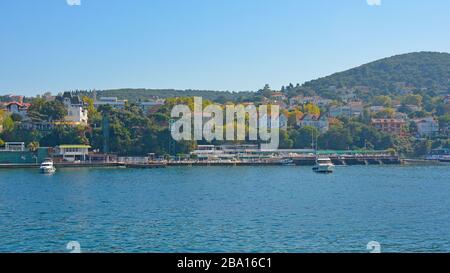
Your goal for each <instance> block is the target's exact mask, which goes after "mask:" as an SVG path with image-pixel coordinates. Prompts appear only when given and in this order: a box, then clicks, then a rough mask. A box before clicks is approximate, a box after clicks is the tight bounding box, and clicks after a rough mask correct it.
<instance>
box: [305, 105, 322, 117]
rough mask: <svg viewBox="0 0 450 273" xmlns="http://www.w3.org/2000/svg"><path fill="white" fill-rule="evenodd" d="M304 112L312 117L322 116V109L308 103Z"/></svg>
mask: <svg viewBox="0 0 450 273" xmlns="http://www.w3.org/2000/svg"><path fill="white" fill-rule="evenodd" d="M303 111H304V112H305V114H310V115H318V116H319V115H320V108H319V106H317V105H315V104H312V103H308V104H306V105H305V106H303Z"/></svg>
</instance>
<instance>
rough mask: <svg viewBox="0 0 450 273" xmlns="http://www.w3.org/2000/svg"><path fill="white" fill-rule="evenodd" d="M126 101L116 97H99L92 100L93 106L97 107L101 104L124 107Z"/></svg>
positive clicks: (118, 107) (117, 107)
mask: <svg viewBox="0 0 450 273" xmlns="http://www.w3.org/2000/svg"><path fill="white" fill-rule="evenodd" d="M126 103H127V101H126V100H119V99H118V98H117V97H101V98H100V100H96V101H94V107H95V108H98V107H100V106H103V105H110V106H111V107H112V108H116V109H124V108H125V105H126Z"/></svg>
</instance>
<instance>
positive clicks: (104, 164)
mask: <svg viewBox="0 0 450 273" xmlns="http://www.w3.org/2000/svg"><path fill="white" fill-rule="evenodd" d="M39 166H40V164H34V163H21V164H0V169H39ZM54 166H55V167H56V168H57V169H58V168H145V169H151V168H165V167H166V166H167V164H165V163H149V164H133V163H121V162H99V163H54Z"/></svg>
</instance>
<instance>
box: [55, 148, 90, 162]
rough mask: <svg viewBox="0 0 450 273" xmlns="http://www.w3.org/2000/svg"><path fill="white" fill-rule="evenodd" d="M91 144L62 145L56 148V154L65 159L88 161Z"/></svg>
mask: <svg viewBox="0 0 450 273" xmlns="http://www.w3.org/2000/svg"><path fill="white" fill-rule="evenodd" d="M90 148H91V146H88V145H60V146H57V147H56V149H55V154H54V155H55V156H57V157H60V158H62V160H63V161H70V162H73V161H78V160H79V161H86V159H87V156H88V154H89V149H90Z"/></svg>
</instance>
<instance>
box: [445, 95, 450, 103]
mask: <svg viewBox="0 0 450 273" xmlns="http://www.w3.org/2000/svg"><path fill="white" fill-rule="evenodd" d="M444 103H445V104H450V94H448V95H447V96H445V97H444Z"/></svg>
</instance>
